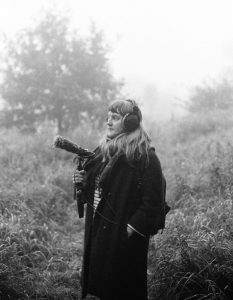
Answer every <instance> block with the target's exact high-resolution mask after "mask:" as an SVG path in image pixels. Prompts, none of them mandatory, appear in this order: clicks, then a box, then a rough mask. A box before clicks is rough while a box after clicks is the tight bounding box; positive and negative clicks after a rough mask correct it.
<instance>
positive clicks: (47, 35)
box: [1, 12, 122, 132]
mask: <svg viewBox="0 0 233 300" xmlns="http://www.w3.org/2000/svg"><path fill="white" fill-rule="evenodd" d="M6 49H7V51H6V54H7V58H6V64H5V68H4V69H3V74H4V79H3V84H2V87H1V94H2V98H3V99H4V100H5V102H6V105H5V108H4V110H3V115H2V117H3V118H2V120H3V122H2V124H3V125H5V126H8V127H10V126H18V127H29V128H31V127H33V125H34V126H35V125H36V124H38V122H41V121H44V120H51V121H54V122H56V124H57V127H58V130H59V131H60V132H61V131H64V130H67V129H68V128H70V127H71V126H76V125H77V124H79V123H80V122H81V120H82V119H83V118H88V119H90V120H97V121H99V120H101V119H102V118H103V114H104V111H103V107H105V106H106V105H107V103H108V102H109V101H111V100H113V99H114V98H116V97H117V96H119V93H120V88H121V86H122V83H121V82H119V81H117V80H115V79H114V78H113V76H112V75H111V73H110V71H109V63H108V58H107V54H108V51H109V49H108V48H107V46H106V45H105V43H104V39H103V33H102V32H101V31H98V30H97V29H96V28H95V26H94V25H93V24H92V27H91V30H90V36H89V37H86V38H84V37H79V34H78V33H77V31H76V30H71V29H70V27H69V21H68V18H66V17H64V16H58V15H56V14H54V13H51V12H47V13H46V14H45V15H44V16H43V18H42V19H41V20H40V22H39V23H38V24H37V25H36V26H34V28H32V29H25V30H24V31H22V32H20V34H18V35H17V37H16V38H15V39H14V41H13V40H8V41H7V44H6Z"/></svg>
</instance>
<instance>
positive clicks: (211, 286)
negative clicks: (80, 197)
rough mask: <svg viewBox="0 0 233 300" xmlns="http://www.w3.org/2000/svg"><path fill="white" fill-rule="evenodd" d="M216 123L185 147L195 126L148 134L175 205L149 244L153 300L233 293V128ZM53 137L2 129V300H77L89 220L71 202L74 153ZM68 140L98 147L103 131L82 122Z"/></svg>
mask: <svg viewBox="0 0 233 300" xmlns="http://www.w3.org/2000/svg"><path fill="white" fill-rule="evenodd" d="M218 118H221V120H219V119H218ZM215 119H216V122H217V124H219V126H217V127H216V128H215V131H210V132H208V133H207V132H204V133H203V132H202V131H200V133H199V134H195V135H193V136H192V138H189V139H185V140H182V139H180V138H177V139H176V137H177V136H178V135H177V133H178V132H180V131H179V130H178V129H179V127H180V126H181V127H182V126H186V125H187V124H188V123H184V124H186V125H184V124H182V122H179V123H174V122H173V124H168V125H166V127H165V128H160V129H158V130H156V131H155V130H153V129H151V135H152V137H153V139H154V140H155V142H156V145H157V147H156V149H157V152H158V155H159V157H160V159H161V162H162V166H163V170H164V173H165V177H166V179H167V188H168V189H167V201H168V203H169V205H170V206H171V207H172V209H171V211H170V212H169V213H168V215H167V219H166V228H165V230H164V232H163V234H161V235H160V234H157V235H155V236H154V237H151V240H150V248H149V264H148V283H149V284H148V289H149V299H151V300H153V299H160V300H174V299H176V300H184V299H186V300H188V299H189V300H201V299H211V300H228V299H231V298H232V296H233V275H232V274H233V269H232V268H233V266H232V261H233V250H232V249H233V244H232V241H233V239H232V237H233V229H232V228H233V210H232V198H233V185H232V177H233V143H232V138H231V137H232V126H230V124H231V120H230V118H224V121H223V120H222V115H221V114H220V115H218V114H216V115H215ZM207 120H208V119H206V122H207ZM190 121H192V120H190ZM185 122H188V121H187V120H185ZM190 127H192V126H191V125H190ZM153 128H154V127H153ZM84 129H86V130H84ZM53 136H54V131H53V128H52V127H51V128H49V127H48V126H47V125H46V124H45V126H44V127H43V126H42V127H41V128H40V132H38V133H37V134H36V135H32V134H27V135H25V134H22V133H20V132H19V131H17V130H6V131H2V132H1V144H0V166H1V168H0V186H1V190H0V199H1V201H0V205H1V206H0V209H1V219H0V223H1V226H0V247H1V248H0V251H1V256H0V291H1V293H2V295H4V296H2V295H1V296H2V297H5V299H7V298H6V295H9V296H7V297H8V299H79V298H80V286H79V271H80V266H81V254H82V239H83V221H82V220H79V219H78V218H77V211H76V203H74V202H73V201H72V183H71V175H72V172H73V169H74V165H73V163H72V155H71V154H69V153H66V152H64V151H62V150H59V149H56V150H55V149H53V148H51V143H52V140H53ZM67 137H68V138H70V139H71V140H73V141H76V142H77V144H80V145H82V146H84V147H88V148H89V149H93V148H94V147H95V145H96V144H97V142H98V139H99V137H100V133H99V131H98V130H96V129H95V128H94V127H91V126H90V124H89V126H87V125H86V124H83V127H82V126H79V127H77V128H76V129H75V130H74V131H70V132H68V133H67ZM1 296H0V298H1Z"/></svg>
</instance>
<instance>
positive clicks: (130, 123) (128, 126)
mask: <svg viewBox="0 0 233 300" xmlns="http://www.w3.org/2000/svg"><path fill="white" fill-rule="evenodd" d="M139 124H140V121H139V118H138V116H137V115H133V114H126V115H125V116H124V118H123V125H124V129H125V131H127V132H131V131H134V130H135V129H137V128H138V126H139Z"/></svg>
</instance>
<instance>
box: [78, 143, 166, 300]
mask: <svg viewBox="0 0 233 300" xmlns="http://www.w3.org/2000/svg"><path fill="white" fill-rule="evenodd" d="M101 160H102V158H101V155H96V157H95V158H94V159H91V160H89V161H88V162H87V164H86V166H85V169H86V171H87V180H86V185H85V191H84V195H85V198H86V201H87V208H86V219H85V238H84V256H83V269H82V280H81V283H82V296H83V297H85V296H86V295H87V293H90V294H92V295H95V296H98V297H100V298H101V300H102V299H104V300H113V299H115V300H123V299H127V300H130V299H134V300H137V299H138V300H145V299H147V252H148V244H149V236H150V235H151V234H153V233H154V232H156V227H157V226H158V219H159V216H160V214H161V211H162V205H163V197H164V195H163V192H164V191H163V177H162V171H161V166H160V162H159V159H158V157H157V156H156V154H155V151H154V149H153V148H151V149H150V151H149V164H148V166H146V167H145V168H144V171H143V176H142V174H140V173H141V170H142V169H143V167H144V166H145V159H144V158H142V159H141V160H140V161H137V162H135V163H134V164H129V163H128V162H127V160H126V157H125V155H124V154H121V155H119V156H118V157H115V158H114V159H113V161H112V162H111V164H110V165H108V166H107V167H105V169H104V172H102V175H101V178H100V186H101V188H102V199H101V201H100V203H99V205H98V207H97V211H96V213H95V216H94V217H93V198H94V181H95V175H96V170H97V169H98V168H99V167H100V166H101ZM139 178H142V180H140V181H141V182H139ZM127 224H130V225H131V226H132V227H133V228H135V229H136V230H137V231H138V232H140V233H142V234H143V235H144V236H145V237H143V236H141V235H140V234H138V233H136V232H135V233H134V234H133V235H132V236H131V237H130V238H128V235H127Z"/></svg>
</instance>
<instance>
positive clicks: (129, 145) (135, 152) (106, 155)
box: [100, 100, 151, 163]
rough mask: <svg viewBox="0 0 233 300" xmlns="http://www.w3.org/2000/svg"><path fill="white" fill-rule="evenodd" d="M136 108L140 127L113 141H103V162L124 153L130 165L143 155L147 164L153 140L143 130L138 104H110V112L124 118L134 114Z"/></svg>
mask: <svg viewBox="0 0 233 300" xmlns="http://www.w3.org/2000/svg"><path fill="white" fill-rule="evenodd" d="M135 106H136V107H137V113H138V116H139V119H140V124H139V126H138V127H137V128H136V129H135V130H134V131H131V132H126V131H125V132H123V133H121V134H119V135H117V136H116V137H115V138H113V139H109V140H108V139H105V140H103V141H102V143H101V145H100V148H101V151H102V155H103V161H108V160H110V158H111V157H112V156H113V155H117V154H119V153H120V152H123V153H124V154H125V156H126V158H127V160H128V162H129V163H131V162H132V161H133V160H135V159H136V160H137V159H139V158H140V157H141V156H142V155H143V154H145V155H146V162H148V150H149V147H150V143H151V138H150V137H149V135H148V134H147V133H146V131H145V130H144V129H143V126H142V124H141V119H142V114H141V111H140V109H139V107H138V105H137V103H136V102H135V101H134V100H115V101H114V102H112V103H111V104H110V106H109V108H108V111H111V112H113V113H118V114H120V115H121V116H123V117H124V116H125V115H126V114H130V113H133V112H134V108H135Z"/></svg>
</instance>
